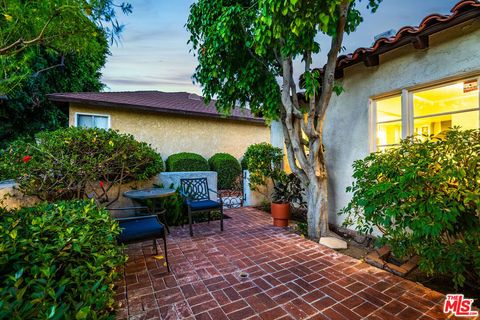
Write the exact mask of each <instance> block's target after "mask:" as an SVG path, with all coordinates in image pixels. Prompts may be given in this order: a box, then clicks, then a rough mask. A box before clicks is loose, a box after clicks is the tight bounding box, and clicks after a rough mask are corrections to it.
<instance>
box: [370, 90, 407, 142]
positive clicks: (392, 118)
mask: <svg viewBox="0 0 480 320" xmlns="http://www.w3.org/2000/svg"><path fill="white" fill-rule="evenodd" d="M375 105H376V119H377V124H376V125H377V126H376V134H377V136H376V145H377V149H378V150H381V149H384V147H388V146H393V145H396V144H398V143H400V139H401V138H402V97H401V96H395V97H391V98H387V99H382V100H377V101H376V102H375Z"/></svg>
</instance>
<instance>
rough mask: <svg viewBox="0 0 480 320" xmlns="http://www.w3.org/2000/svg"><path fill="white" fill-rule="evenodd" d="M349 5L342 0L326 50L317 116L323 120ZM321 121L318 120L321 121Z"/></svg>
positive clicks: (348, 2) (331, 89) (345, 0)
mask: <svg viewBox="0 0 480 320" xmlns="http://www.w3.org/2000/svg"><path fill="white" fill-rule="evenodd" d="M349 6H350V1H349V0H342V2H341V4H340V12H339V13H340V16H339V19H338V24H337V29H336V33H335V35H334V36H332V45H331V48H330V51H329V52H328V60H327V64H326V65H325V69H324V75H323V85H322V94H321V96H320V99H319V102H318V110H319V113H318V117H319V118H320V119H321V120H323V118H324V117H325V112H326V110H327V107H328V104H329V103H330V98H331V97H332V91H333V84H334V81H335V68H336V66H337V57H338V52H339V51H340V49H341V47H342V42H343V34H344V32H345V26H346V23H347V14H348V9H349ZM321 122H322V121H318V123H321ZM317 131H319V130H317Z"/></svg>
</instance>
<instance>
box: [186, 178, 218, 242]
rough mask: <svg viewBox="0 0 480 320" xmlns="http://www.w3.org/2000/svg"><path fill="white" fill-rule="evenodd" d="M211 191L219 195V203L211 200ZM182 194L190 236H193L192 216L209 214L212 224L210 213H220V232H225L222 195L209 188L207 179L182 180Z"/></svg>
mask: <svg viewBox="0 0 480 320" xmlns="http://www.w3.org/2000/svg"><path fill="white" fill-rule="evenodd" d="M210 191H211V192H214V193H216V194H217V195H218V199H219V200H218V201H214V200H211V199H210ZM180 194H181V195H182V196H183V198H184V201H185V204H186V205H187V211H188V224H189V227H190V236H193V228H192V215H193V214H195V213H201V212H207V213H208V223H210V212H211V211H214V210H219V211H220V230H221V231H223V202H222V198H221V197H220V194H219V193H218V192H216V191H214V190H212V189H210V188H209V187H208V181H207V178H193V179H180Z"/></svg>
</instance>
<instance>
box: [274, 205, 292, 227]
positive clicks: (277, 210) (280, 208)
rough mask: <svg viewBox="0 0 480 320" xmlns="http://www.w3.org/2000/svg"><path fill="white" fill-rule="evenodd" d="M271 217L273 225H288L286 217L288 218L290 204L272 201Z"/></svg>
mask: <svg viewBox="0 0 480 320" xmlns="http://www.w3.org/2000/svg"><path fill="white" fill-rule="evenodd" d="M271 212H272V218H273V225H274V226H275V227H286V226H288V219H289V218H290V204H289V203H274V202H272V209H271Z"/></svg>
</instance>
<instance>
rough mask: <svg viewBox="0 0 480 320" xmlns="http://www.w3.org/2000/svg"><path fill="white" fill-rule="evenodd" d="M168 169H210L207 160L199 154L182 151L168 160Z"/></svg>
mask: <svg viewBox="0 0 480 320" xmlns="http://www.w3.org/2000/svg"><path fill="white" fill-rule="evenodd" d="M166 166H167V171H169V172H181V171H208V170H210V169H209V167H208V162H207V160H206V159H205V158H204V157H202V156H201V155H199V154H196V153H190V152H181V153H176V154H172V155H171V156H170V157H168V158H167V161H166Z"/></svg>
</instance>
